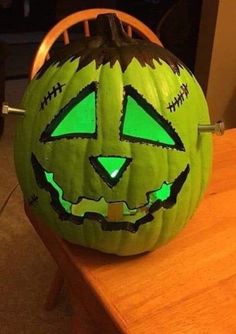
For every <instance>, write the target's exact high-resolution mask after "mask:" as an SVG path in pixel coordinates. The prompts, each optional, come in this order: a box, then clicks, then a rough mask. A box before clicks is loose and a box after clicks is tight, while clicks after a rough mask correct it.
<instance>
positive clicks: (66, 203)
mask: <svg viewBox="0 0 236 334" xmlns="http://www.w3.org/2000/svg"><path fill="white" fill-rule="evenodd" d="M45 176H46V179H47V181H48V183H50V184H51V185H52V186H53V188H54V189H55V190H57V192H58V195H59V201H60V203H61V205H62V206H63V208H64V209H65V211H66V212H68V213H71V206H72V204H71V203H70V202H69V201H66V200H64V199H63V191H62V189H61V188H60V187H59V185H58V184H57V183H56V182H55V181H54V179H53V173H48V172H45Z"/></svg>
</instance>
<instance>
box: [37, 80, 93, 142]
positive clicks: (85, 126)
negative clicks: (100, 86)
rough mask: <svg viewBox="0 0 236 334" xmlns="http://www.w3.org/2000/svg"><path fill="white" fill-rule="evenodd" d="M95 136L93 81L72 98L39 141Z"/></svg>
mask: <svg viewBox="0 0 236 334" xmlns="http://www.w3.org/2000/svg"><path fill="white" fill-rule="evenodd" d="M74 137H96V92H95V85H94V83H92V84H90V85H89V86H87V87H85V88H84V89H83V90H82V91H81V92H80V93H79V94H78V95H77V96H76V97H75V98H73V99H72V100H71V101H70V102H69V103H68V104H67V105H66V106H65V107H64V108H63V109H61V110H60V112H59V113H58V114H57V115H56V117H55V118H54V120H53V121H52V122H51V123H50V124H49V125H48V126H47V128H46V130H45V131H44V132H43V133H42V135H41V138H40V140H41V141H50V140H56V139H60V138H74Z"/></svg>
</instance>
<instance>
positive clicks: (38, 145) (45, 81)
mask: <svg viewBox="0 0 236 334" xmlns="http://www.w3.org/2000/svg"><path fill="white" fill-rule="evenodd" d="M96 23H97V32H96V34H95V35H94V36H92V37H85V38H84V39H83V40H80V42H79V43H78V44H76V43H74V44H69V45H67V46H65V47H64V48H63V49H62V50H61V51H60V52H58V54H57V55H55V56H54V57H52V58H51V59H50V60H49V61H47V62H46V63H45V65H44V66H43V67H42V68H41V69H40V71H39V72H38V74H37V75H36V77H35V78H34V79H33V80H32V81H31V82H30V83H29V85H28V87H27V89H26V92H25V95H24V97H23V100H22V108H23V109H25V110H26V113H25V116H24V118H22V119H21V120H19V125H18V130H17V135H16V141H15V165H16V170H17V176H18V179H19V182H20V185H21V188H22V191H23V195H24V198H25V200H26V201H28V205H31V203H32V200H31V199H32V195H34V196H36V197H37V201H34V202H33V205H31V209H32V210H33V212H34V214H35V215H38V217H40V218H41V219H42V221H43V222H45V223H46V224H48V225H49V226H50V227H51V228H52V229H53V230H54V231H55V232H56V233H58V234H59V235H60V236H61V237H63V238H64V239H66V240H68V241H70V242H72V243H75V244H79V245H82V246H85V247H90V248H94V249H98V250H100V251H102V252H106V253H114V254H118V255H132V254H138V253H143V252H146V251H151V250H154V249H155V248H157V247H158V246H160V245H161V244H163V243H165V242H167V241H169V240H170V239H171V238H173V237H174V236H175V235H176V234H177V233H178V232H179V231H180V230H181V229H182V228H183V227H184V225H185V224H186V223H187V222H188V221H189V219H190V217H191V216H192V214H193V213H194V211H195V209H196V208H197V206H198V204H199V201H200V199H201V198H202V196H203V193H204V190H205V189H206V186H207V183H208V179H209V175H210V170H211V156H212V154H211V150H212V142H211V141H212V138H211V133H208V132H200V131H198V125H199V124H209V114H208V108H207V104H206V100H205V98H204V95H203V92H202V90H201V88H200V86H199V84H198V83H197V81H196V79H195V77H194V76H193V74H192V73H191V72H190V71H189V70H188V69H187V68H186V67H185V65H184V64H183V63H182V62H181V61H180V60H178V59H177V58H176V57H175V56H174V55H172V54H171V53H170V52H169V51H167V50H166V49H164V48H162V47H160V46H158V45H156V44H154V43H151V42H148V41H145V40H139V39H132V38H130V37H128V36H127V35H126V33H125V31H124V29H123V27H122V25H121V22H120V21H119V20H118V18H117V17H116V16H115V15H114V14H106V15H100V16H98V18H97V20H96Z"/></svg>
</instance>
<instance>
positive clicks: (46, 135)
mask: <svg viewBox="0 0 236 334" xmlns="http://www.w3.org/2000/svg"><path fill="white" fill-rule="evenodd" d="M92 92H95V113H96V128H95V132H94V133H85V132H81V133H69V134H65V135H60V136H53V137H52V136H51V134H52V132H53V131H54V130H55V129H56V127H57V126H58V125H59V124H60V123H61V122H62V120H63V119H64V118H65V117H66V115H67V114H68V113H69V112H70V110H71V109H72V108H73V107H74V106H75V105H76V104H78V103H80V102H81V101H82V100H83V99H84V98H86V97H87V96H88V95H89V94H91V93H92ZM65 138H66V139H73V138H94V139H96V138H97V83H96V82H95V81H94V82H92V83H91V84H89V85H88V86H86V87H84V88H83V89H82V90H81V91H80V92H79V94H78V95H77V96H76V97H74V98H72V99H71V100H70V102H69V103H67V104H66V105H65V106H64V107H63V108H62V109H61V110H60V111H59V113H58V114H57V115H56V116H55V117H54V119H53V120H52V121H51V122H50V123H49V124H48V125H47V126H46V129H45V130H44V131H43V133H42V134H41V137H40V139H39V140H40V141H41V142H43V143H45V142H49V141H54V140H60V139H65Z"/></svg>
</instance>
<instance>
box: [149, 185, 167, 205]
mask: <svg viewBox="0 0 236 334" xmlns="http://www.w3.org/2000/svg"><path fill="white" fill-rule="evenodd" d="M171 186H172V183H166V182H163V184H162V186H161V188H160V189H158V190H156V191H153V192H151V193H149V204H152V203H154V202H155V201H157V200H161V201H165V200H166V199H167V198H169V197H170V194H171Z"/></svg>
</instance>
